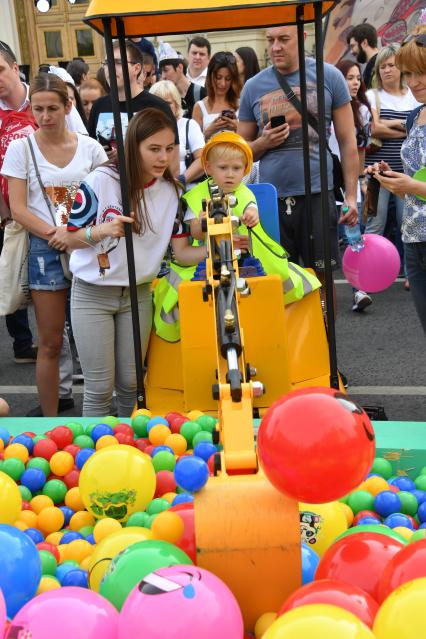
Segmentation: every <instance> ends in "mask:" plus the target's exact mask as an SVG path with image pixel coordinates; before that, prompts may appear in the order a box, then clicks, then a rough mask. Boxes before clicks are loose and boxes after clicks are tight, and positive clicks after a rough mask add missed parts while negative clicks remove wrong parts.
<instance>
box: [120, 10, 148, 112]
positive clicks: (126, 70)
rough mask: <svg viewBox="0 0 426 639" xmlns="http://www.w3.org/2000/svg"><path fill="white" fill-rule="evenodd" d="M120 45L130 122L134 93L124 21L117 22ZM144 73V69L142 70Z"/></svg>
mask: <svg viewBox="0 0 426 639" xmlns="http://www.w3.org/2000/svg"><path fill="white" fill-rule="evenodd" d="M116 23H117V35H118V43H119V45H120V57H121V69H122V71H123V82H124V94H125V96H126V111H127V118H128V121H129V122H130V120H131V119H132V117H133V107H132V93H131V91H130V78H129V65H128V62H127V49H126V35H125V32H124V23H123V20H121V19H120V20H116ZM142 72H143V69H142Z"/></svg>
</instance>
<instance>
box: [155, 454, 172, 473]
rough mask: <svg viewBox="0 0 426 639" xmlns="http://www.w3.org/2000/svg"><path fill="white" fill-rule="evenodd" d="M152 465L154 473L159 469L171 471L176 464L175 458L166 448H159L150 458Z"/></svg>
mask: <svg viewBox="0 0 426 639" xmlns="http://www.w3.org/2000/svg"><path fill="white" fill-rule="evenodd" d="M152 465H153V466H154V470H155V472H156V473H158V472H160V470H170V471H172V472H173V470H174V467H175V466H176V459H175V456H174V455H173V454H172V453H169V451H168V450H160V452H159V453H157V454H156V455H154V457H153V458H152Z"/></svg>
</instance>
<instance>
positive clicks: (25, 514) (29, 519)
mask: <svg viewBox="0 0 426 639" xmlns="http://www.w3.org/2000/svg"><path fill="white" fill-rule="evenodd" d="M18 519H19V521H23V522H25V523H26V524H27V526H29V527H30V528H31V527H33V528H35V527H36V526H37V515H36V514H35V512H33V511H32V510H22V511H21V512H20V513H19V517H18Z"/></svg>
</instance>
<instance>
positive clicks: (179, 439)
mask: <svg viewBox="0 0 426 639" xmlns="http://www.w3.org/2000/svg"><path fill="white" fill-rule="evenodd" d="M164 445H165V446H169V447H170V448H171V449H172V451H173V452H174V454H175V455H183V453H184V452H185V451H186V449H187V447H188V443H187V441H186V439H185V437H184V436H183V435H181V434H180V433H172V434H171V435H168V437H166V439H165V441H164Z"/></svg>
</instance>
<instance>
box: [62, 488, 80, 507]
mask: <svg viewBox="0 0 426 639" xmlns="http://www.w3.org/2000/svg"><path fill="white" fill-rule="evenodd" d="M65 505H66V506H68V508H71V509H72V510H73V511H74V512H77V511H79V510H84V502H83V499H82V498H81V494H80V489H79V488H78V486H76V487H75V488H71V489H70V490H69V491H68V492H67V494H66V495H65Z"/></svg>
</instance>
